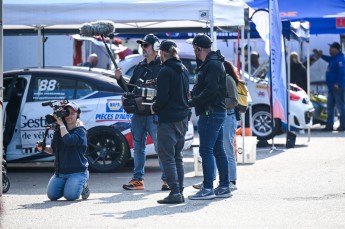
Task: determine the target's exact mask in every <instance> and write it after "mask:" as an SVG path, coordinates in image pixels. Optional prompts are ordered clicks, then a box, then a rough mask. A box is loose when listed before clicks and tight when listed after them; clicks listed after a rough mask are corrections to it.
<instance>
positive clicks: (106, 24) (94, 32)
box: [80, 21, 115, 37]
mask: <svg viewBox="0 0 345 229" xmlns="http://www.w3.org/2000/svg"><path fill="white" fill-rule="evenodd" d="M113 32H115V23H114V22H112V21H96V22H91V23H85V24H83V25H82V26H81V28H80V34H81V35H83V36H86V37H93V36H100V35H108V34H110V33H113Z"/></svg>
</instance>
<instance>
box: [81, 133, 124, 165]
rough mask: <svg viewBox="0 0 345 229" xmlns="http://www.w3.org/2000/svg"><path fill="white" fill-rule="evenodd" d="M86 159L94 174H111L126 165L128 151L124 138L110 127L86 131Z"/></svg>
mask: <svg viewBox="0 0 345 229" xmlns="http://www.w3.org/2000/svg"><path fill="white" fill-rule="evenodd" d="M86 156H87V159H88V161H89V169H90V170H91V171H94V172H113V171H116V170H118V169H120V168H122V167H124V166H125V165H126V163H127V162H128V160H129V158H130V151H129V147H128V143H127V140H126V138H125V137H124V136H123V135H122V133H121V132H120V131H119V130H117V129H115V128H113V127H111V126H97V127H94V128H92V129H90V130H88V151H87V154H86Z"/></svg>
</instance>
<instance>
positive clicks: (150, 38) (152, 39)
mask: <svg viewBox="0 0 345 229" xmlns="http://www.w3.org/2000/svg"><path fill="white" fill-rule="evenodd" d="M157 41H159V39H158V37H156V36H155V35H154V34H152V33H150V34H147V35H146V36H145V37H144V38H143V39H141V40H137V43H138V44H144V43H149V44H151V45H153V44H154V43H155V42H157Z"/></svg>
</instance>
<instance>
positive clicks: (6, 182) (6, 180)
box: [2, 174, 11, 193]
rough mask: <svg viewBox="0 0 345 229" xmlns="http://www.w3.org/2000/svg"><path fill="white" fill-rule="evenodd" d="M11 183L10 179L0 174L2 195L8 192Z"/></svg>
mask: <svg viewBox="0 0 345 229" xmlns="http://www.w3.org/2000/svg"><path fill="white" fill-rule="evenodd" d="M10 186H11V183H10V179H9V178H8V176H7V175H6V174H2V193H6V192H8V190H9V189H10Z"/></svg>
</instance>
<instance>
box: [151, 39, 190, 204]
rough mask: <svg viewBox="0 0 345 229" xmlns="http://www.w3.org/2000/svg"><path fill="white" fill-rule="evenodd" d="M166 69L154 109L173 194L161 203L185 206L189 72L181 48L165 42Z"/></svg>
mask: <svg viewBox="0 0 345 229" xmlns="http://www.w3.org/2000/svg"><path fill="white" fill-rule="evenodd" d="M160 57H161V60H162V69H161V70H160V72H159V74H158V78H157V97H156V101H155V102H154V103H153V105H152V110H153V112H155V113H157V115H158V132H157V139H158V155H159V158H160V159H161V160H162V163H163V168H164V172H165V174H166V176H167V182H168V185H169V187H170V189H171V192H170V194H169V195H168V196H167V197H166V198H164V199H162V200H158V201H157V202H158V203H160V204H179V203H183V202H184V197H183V194H182V193H183V189H184V184H183V183H184V165H183V160H182V159H183V156H182V150H183V146H184V141H185V134H186V132H187V130H188V115H189V107H188V93H189V90H188V86H189V80H188V70H187V68H186V67H185V66H184V65H183V64H182V62H181V60H179V58H178V50H177V45H176V43H175V42H173V41H172V40H165V41H163V42H162V43H161V46H160Z"/></svg>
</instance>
